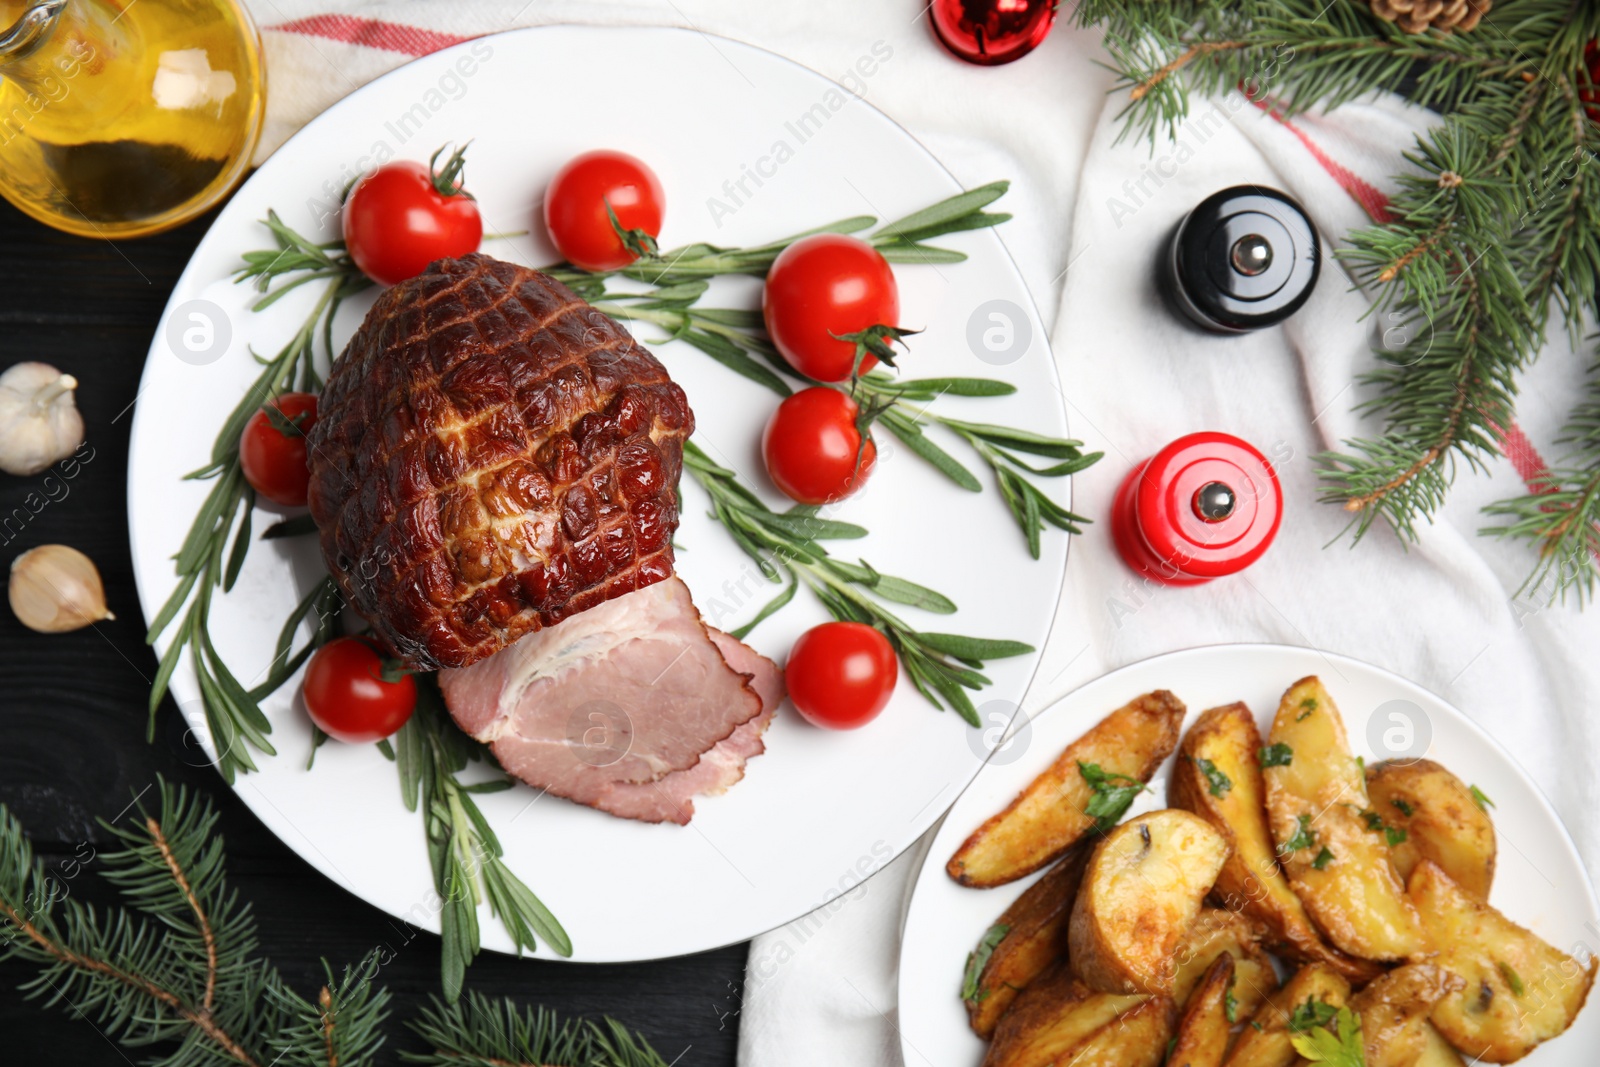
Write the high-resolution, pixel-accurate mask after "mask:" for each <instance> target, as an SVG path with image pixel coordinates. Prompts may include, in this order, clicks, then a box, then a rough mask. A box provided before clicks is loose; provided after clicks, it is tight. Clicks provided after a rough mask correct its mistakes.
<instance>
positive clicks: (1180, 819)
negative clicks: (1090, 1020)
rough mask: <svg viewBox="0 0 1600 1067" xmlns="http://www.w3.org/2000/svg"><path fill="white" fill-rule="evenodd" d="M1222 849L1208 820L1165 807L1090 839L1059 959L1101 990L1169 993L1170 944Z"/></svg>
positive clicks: (1193, 912)
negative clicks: (1093, 840) (1091, 848)
mask: <svg viewBox="0 0 1600 1067" xmlns="http://www.w3.org/2000/svg"><path fill="white" fill-rule="evenodd" d="M1227 857H1228V843H1227V842H1226V841H1225V840H1223V837H1222V835H1221V834H1219V833H1217V831H1216V830H1214V829H1212V828H1211V824H1210V823H1208V822H1206V821H1205V820H1204V819H1202V818H1200V817H1199V816H1197V815H1194V814H1191V813H1190V812H1187V811H1178V810H1176V809H1173V808H1166V809H1163V810H1161V811H1152V812H1147V813H1146V814H1144V815H1140V816H1138V817H1137V818H1134V819H1130V820H1128V821H1127V822H1125V823H1123V824H1122V825H1120V826H1118V827H1117V828H1116V829H1114V830H1112V831H1111V832H1110V833H1109V834H1107V835H1106V837H1105V839H1104V840H1102V841H1101V842H1100V843H1099V844H1098V845H1096V846H1095V850H1094V854H1093V855H1092V856H1091V857H1090V858H1089V866H1088V868H1087V869H1086V870H1085V871H1084V875H1083V883H1082V885H1081V886H1080V887H1079V888H1078V897H1077V899H1076V900H1075V901H1073V904H1072V917H1071V919H1070V920H1069V921H1068V923H1067V959H1068V961H1069V962H1070V963H1071V966H1072V970H1073V972H1074V973H1075V974H1077V976H1078V977H1079V978H1081V979H1083V981H1084V982H1085V983H1086V984H1087V985H1088V986H1089V987H1090V988H1091V989H1097V990H1100V991H1101V992H1104V993H1152V994H1156V995H1158V996H1171V994H1172V991H1173V986H1174V984H1175V981H1176V978H1177V970H1178V968H1177V964H1178V947H1179V944H1180V943H1181V941H1182V940H1183V937H1184V935H1185V934H1186V933H1188V930H1189V927H1190V926H1191V925H1192V924H1193V923H1194V920H1195V917H1196V916H1197V915H1198V914H1199V913H1200V902H1201V901H1202V900H1204V899H1205V896H1206V894H1207V893H1209V892H1210V891H1211V886H1212V883H1213V882H1215V881H1216V878H1217V871H1219V870H1220V869H1221V868H1222V863H1223V861H1224V860H1225V859H1227Z"/></svg>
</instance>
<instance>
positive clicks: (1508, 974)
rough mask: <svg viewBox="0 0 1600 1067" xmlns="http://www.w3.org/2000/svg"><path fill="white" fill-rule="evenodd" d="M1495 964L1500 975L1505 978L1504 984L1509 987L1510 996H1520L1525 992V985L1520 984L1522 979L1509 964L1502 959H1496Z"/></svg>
mask: <svg viewBox="0 0 1600 1067" xmlns="http://www.w3.org/2000/svg"><path fill="white" fill-rule="evenodd" d="M1495 966H1496V967H1498V968H1500V977H1501V978H1504V979H1505V980H1506V985H1508V986H1510V987H1511V995H1512V996H1514V997H1520V996H1522V994H1523V993H1525V992H1527V987H1526V986H1524V985H1523V984H1522V979H1521V977H1519V976H1518V974H1517V972H1516V971H1514V970H1512V969H1511V964H1509V963H1507V962H1505V961H1504V960H1496V961H1495Z"/></svg>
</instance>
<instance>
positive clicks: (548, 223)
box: [544, 150, 667, 271]
mask: <svg viewBox="0 0 1600 1067" xmlns="http://www.w3.org/2000/svg"><path fill="white" fill-rule="evenodd" d="M666 202H667V197H666V193H665V192H664V191H663V190H662V188H661V182H660V180H659V179H658V178H656V175H655V172H654V171H653V170H651V169H650V168H649V167H647V166H645V165H644V163H643V162H641V161H640V160H637V159H635V158H634V157H633V156H630V155H628V154H627V153H626V152H612V151H609V150H601V151H596V152H585V153H584V154H583V155H581V156H578V157H576V158H575V159H573V160H572V161H570V162H569V163H567V165H566V166H564V167H562V168H561V169H560V170H558V171H557V172H556V176H555V177H554V178H552V179H551V181H550V188H549V189H548V190H547V191H546V192H545V195H544V224H545V228H546V229H548V230H549V231H550V240H552V241H554V242H555V246H556V250H557V251H559V252H560V253H561V254H562V255H563V256H564V257H566V260H567V262H568V263H571V264H572V265H573V266H574V267H581V268H582V269H583V270H595V271H599V270H616V269H617V268H618V267H626V266H627V265H628V264H629V263H632V262H633V261H634V260H636V259H638V258H639V256H640V255H642V254H643V253H645V252H651V253H653V252H654V251H655V243H656V238H657V237H659V236H660V235H661V216H662V214H663V213H664V212H665V211H666ZM607 205H609V206H610V209H611V210H610V211H609V212H608V211H607V210H606V208H607ZM613 212H614V213H615V214H616V216H617V220H616V223H615V225H613V224H612V221H611V214H612V213H613ZM618 227H621V229H622V231H623V232H624V233H626V234H628V239H627V240H626V241H624V240H623V238H622V236H621V235H619V234H618V233H617V228H618Z"/></svg>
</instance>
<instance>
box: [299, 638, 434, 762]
mask: <svg viewBox="0 0 1600 1067" xmlns="http://www.w3.org/2000/svg"><path fill="white" fill-rule="evenodd" d="M301 692H302V694H303V695H304V696H305V699H306V711H307V713H309V714H310V716H311V721H312V722H314V723H316V724H317V727H318V728H319V729H320V730H321V731H322V732H323V733H325V734H327V735H328V736H329V737H332V738H334V739H335V740H339V741H347V742H349V743H350V744H362V743H365V742H370V741H381V740H382V739H383V738H385V737H388V736H389V735H390V734H392V733H394V732H395V731H396V730H398V729H400V727H402V726H404V725H405V724H406V720H407V719H410V718H411V713H412V712H413V711H415V710H416V707H417V682H416V679H414V678H412V677H411V675H409V674H397V675H395V677H394V680H393V681H387V680H385V678H384V662H383V657H382V656H380V655H379V654H378V650H377V649H376V648H375V647H374V646H373V645H372V644H371V642H369V641H368V640H366V639H365V638H361V637H340V638H335V639H334V640H332V641H329V642H328V643H327V644H325V645H323V646H322V647H321V648H319V649H317V651H316V652H314V653H313V654H312V656H311V662H310V663H309V664H308V665H307V666H306V680H305V682H304V683H303V684H302V686H301Z"/></svg>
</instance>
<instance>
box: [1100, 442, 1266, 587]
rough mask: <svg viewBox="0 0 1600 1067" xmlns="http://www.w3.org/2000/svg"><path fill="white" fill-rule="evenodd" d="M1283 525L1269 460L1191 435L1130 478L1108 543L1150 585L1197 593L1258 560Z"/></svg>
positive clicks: (1250, 449)
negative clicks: (1192, 587) (1206, 584)
mask: <svg viewBox="0 0 1600 1067" xmlns="http://www.w3.org/2000/svg"><path fill="white" fill-rule="evenodd" d="M1282 520H1283V494H1282V493H1281V492H1280V491H1279V489H1278V475H1277V472H1276V471H1274V470H1273V469H1272V464H1270V463H1268V462H1267V457H1265V456H1263V455H1262V454H1261V453H1260V452H1259V451H1257V450H1256V448H1255V447H1254V446H1253V445H1251V444H1250V443H1249V442H1248V441H1242V440H1240V439H1239V438H1237V437H1233V436H1231V435H1229V434H1225V433H1192V434H1189V435H1188V436H1186V437H1180V438H1178V439H1177V440H1176V441H1174V442H1172V443H1171V444H1170V445H1168V446H1167V447H1166V448H1163V449H1162V450H1161V451H1160V452H1157V453H1156V454H1155V455H1154V456H1153V457H1151V458H1150V459H1149V460H1147V461H1146V462H1144V463H1141V464H1139V465H1138V466H1136V467H1134V468H1133V470H1131V471H1129V472H1128V477H1127V478H1126V479H1124V481H1123V483H1122V487H1121V488H1120V489H1118V490H1117V496H1116V499H1115V500H1114V501H1113V502H1112V505H1111V536H1112V539H1113V540H1114V541H1115V542H1116V546H1117V551H1118V552H1119V553H1121V555H1122V559H1123V561H1124V562H1125V563H1127V564H1128V566H1129V567H1132V568H1133V569H1134V570H1136V571H1138V572H1139V573H1140V574H1142V575H1144V576H1145V577H1146V578H1149V579H1150V580H1151V581H1154V582H1160V583H1161V584H1162V585H1199V584H1200V583H1202V582H1209V581H1211V580H1212V579H1213V578H1221V577H1222V576H1223V575H1226V574H1234V573H1236V572H1238V571H1242V570H1244V569H1245V568H1246V567H1248V566H1250V564H1252V563H1254V562H1255V561H1256V560H1258V559H1260V558H1261V555H1262V553H1264V552H1266V550H1267V548H1268V547H1269V546H1271V544H1272V539H1273V538H1274V537H1276V536H1277V534H1278V524H1279V523H1280V522H1281V521H1282Z"/></svg>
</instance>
